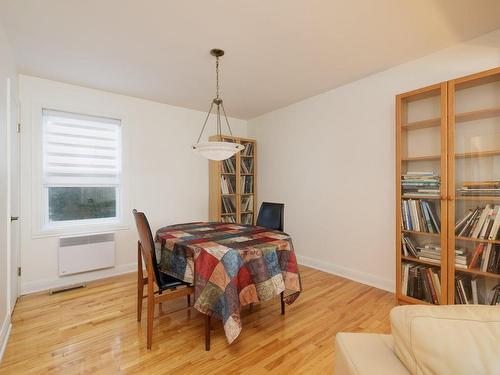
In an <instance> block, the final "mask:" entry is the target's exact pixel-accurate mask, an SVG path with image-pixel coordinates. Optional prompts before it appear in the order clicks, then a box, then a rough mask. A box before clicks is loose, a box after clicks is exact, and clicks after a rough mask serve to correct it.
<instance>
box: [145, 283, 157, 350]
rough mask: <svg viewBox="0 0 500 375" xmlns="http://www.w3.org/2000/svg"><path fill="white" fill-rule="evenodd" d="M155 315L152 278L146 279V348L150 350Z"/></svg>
mask: <svg viewBox="0 0 500 375" xmlns="http://www.w3.org/2000/svg"><path fill="white" fill-rule="evenodd" d="M154 313H155V292H154V282H153V277H148V325H147V348H148V349H151V345H152V344H153V317H154Z"/></svg>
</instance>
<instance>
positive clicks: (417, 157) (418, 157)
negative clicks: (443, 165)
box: [401, 155, 441, 161]
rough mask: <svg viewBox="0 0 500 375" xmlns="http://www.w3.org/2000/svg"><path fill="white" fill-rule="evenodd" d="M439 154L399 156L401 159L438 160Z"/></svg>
mask: <svg viewBox="0 0 500 375" xmlns="http://www.w3.org/2000/svg"><path fill="white" fill-rule="evenodd" d="M439 159H441V155H425V156H411V157H405V158H401V161H427V160H439Z"/></svg>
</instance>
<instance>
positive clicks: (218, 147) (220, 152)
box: [193, 142, 245, 160]
mask: <svg viewBox="0 0 500 375" xmlns="http://www.w3.org/2000/svg"><path fill="white" fill-rule="evenodd" d="M244 149H245V146H243V145H240V144H238V143H234V142H201V143H196V144H194V145H193V150H194V152H197V153H199V154H200V155H201V156H203V157H204V158H207V159H209V160H225V159H229V158H230V157H231V156H233V155H234V154H236V153H237V152H238V151H242V150H244Z"/></svg>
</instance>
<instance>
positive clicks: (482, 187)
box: [457, 181, 500, 196]
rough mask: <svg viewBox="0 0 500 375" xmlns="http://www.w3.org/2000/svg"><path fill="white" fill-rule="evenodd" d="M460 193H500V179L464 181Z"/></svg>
mask: <svg viewBox="0 0 500 375" xmlns="http://www.w3.org/2000/svg"><path fill="white" fill-rule="evenodd" d="M457 193H458V194H460V195H468V196H474V195H487V196H489V195H491V196H499V195H500V181H477V182H464V183H463V184H462V187H461V188H460V189H458V190H457Z"/></svg>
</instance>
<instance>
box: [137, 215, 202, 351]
mask: <svg viewBox="0 0 500 375" xmlns="http://www.w3.org/2000/svg"><path fill="white" fill-rule="evenodd" d="M133 213H134V218H135V224H136V226H137V231H138V232H139V241H138V242H137V321H138V322H140V321H141V313H142V300H143V299H144V298H146V299H147V303H148V311H147V314H148V315H147V348H148V349H151V344H152V341H153V317H154V311H155V306H156V305H157V304H159V303H161V302H164V301H168V300H171V299H175V298H179V297H182V296H187V304H188V306H190V304H191V303H190V302H191V300H190V296H191V294H193V293H194V288H193V287H192V286H191V285H190V284H189V283H186V282H184V281H182V280H179V279H176V278H175V277H172V276H170V275H167V274H166V273H163V272H161V271H160V269H159V268H158V263H157V259H156V253H155V245H154V241H153V236H152V234H151V228H150V226H149V223H148V219H147V218H146V215H144V213H143V212H137V210H135V209H134V210H133ZM143 260H144V263H145V265H146V272H147V276H146V277H144V275H143V270H142V261H143ZM155 284H156V287H157V290H156V291H155ZM144 285H147V290H148V292H147V295H146V296H144V294H143V293H144ZM163 292H165V293H163ZM155 294H158V295H157V296H155Z"/></svg>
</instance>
